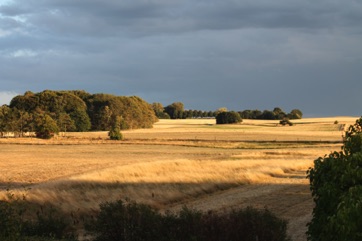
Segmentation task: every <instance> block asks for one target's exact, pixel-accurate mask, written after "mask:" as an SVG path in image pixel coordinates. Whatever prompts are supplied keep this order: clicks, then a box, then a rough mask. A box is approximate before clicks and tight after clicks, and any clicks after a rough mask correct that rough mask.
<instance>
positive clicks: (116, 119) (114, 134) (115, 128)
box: [108, 116, 123, 140]
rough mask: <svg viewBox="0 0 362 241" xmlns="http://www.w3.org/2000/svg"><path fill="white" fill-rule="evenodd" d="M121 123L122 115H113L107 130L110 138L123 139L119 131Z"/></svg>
mask: <svg viewBox="0 0 362 241" xmlns="http://www.w3.org/2000/svg"><path fill="white" fill-rule="evenodd" d="M121 123H122V117H120V116H113V120H112V127H111V130H110V131H109V132H108V136H109V138H110V139H111V140H123V135H122V133H121Z"/></svg>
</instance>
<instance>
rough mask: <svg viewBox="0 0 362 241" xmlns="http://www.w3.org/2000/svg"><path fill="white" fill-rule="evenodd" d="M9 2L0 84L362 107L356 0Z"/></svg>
mask: <svg viewBox="0 0 362 241" xmlns="http://www.w3.org/2000/svg"><path fill="white" fill-rule="evenodd" d="M12 2H13V3H12V4H11V5H7V6H0V66H1V72H0V83H1V86H2V88H7V90H13V91H15V92H17V93H22V92H25V91H26V90H32V91H41V90H43V89H85V90H87V91H90V92H93V93H95V92H108V93H113V94H122V95H140V96H141V97H142V98H145V99H146V100H147V101H150V102H154V101H157V102H163V103H164V104H170V103H172V102H174V101H182V102H184V103H185V106H186V108H191V109H205V110H206V109H208V110H213V109H216V108H218V107H222V106H226V107H228V108H229V109H235V110H240V109H247V108H248V109H255V108H257V109H262V110H263V109H268V108H269V109H270V108H273V107H275V106H280V107H282V108H284V109H285V110H286V111H289V110H290V109H292V108H300V109H302V110H303V111H304V112H306V113H308V112H309V113H320V114H321V115H324V114H326V115H327V114H330V113H339V114H341V113H342V112H343V113H346V114H348V113H349V115H352V114H353V115H355V114H356V113H362V109H361V107H360V106H359V104H358V103H359V102H358V101H356V98H357V99H358V97H357V96H359V93H357V92H356V90H360V89H362V86H361V85H362V82H361V81H360V79H359V77H360V76H362V72H361V67H360V66H362V59H361V57H360V56H362V48H361V42H362V36H361V34H362V33H361V26H362V22H361V21H362V19H361V18H362V17H361V16H362V9H361V6H362V3H360V1H353V0H344V1H342V0H340V1H329V0H321V1H311V0H308V1H297V0H296V1H290V0H275V1H270V0H262V1H251V0H250V1H237V0H234V1H233V0H227V1H216V0H207V1H206V0H198V1H191V0H182V1H181V0H178V1H169V0H147V1H146V0H139V1H134V0H125V1H118V0H117V1H116V0H107V1H101V0H87V1H84V0H83V1H82V0H27V1H20V0H13V1H12ZM2 32H4V33H3V34H2ZM318 99H320V101H316V100H318ZM350 102H351V103H350ZM346 106H347V107H346Z"/></svg>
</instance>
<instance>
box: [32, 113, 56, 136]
mask: <svg viewBox="0 0 362 241" xmlns="http://www.w3.org/2000/svg"><path fill="white" fill-rule="evenodd" d="M58 133H59V128H58V125H57V123H56V121H55V120H54V119H53V118H52V117H50V116H49V115H48V114H41V115H38V116H37V117H36V126H35V134H36V137H38V138H41V139H50V138H52V137H53V136H54V135H55V134H58Z"/></svg>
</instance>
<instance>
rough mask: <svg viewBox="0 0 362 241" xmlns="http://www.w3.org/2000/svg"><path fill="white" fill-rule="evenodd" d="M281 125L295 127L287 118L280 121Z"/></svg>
mask: <svg viewBox="0 0 362 241" xmlns="http://www.w3.org/2000/svg"><path fill="white" fill-rule="evenodd" d="M279 124H281V125H282V126H286V125H289V126H292V125H293V123H292V122H291V121H290V120H289V119H287V118H284V119H283V120H281V121H279Z"/></svg>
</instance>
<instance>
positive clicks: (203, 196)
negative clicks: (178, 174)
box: [0, 180, 313, 240]
mask: <svg viewBox="0 0 362 241" xmlns="http://www.w3.org/2000/svg"><path fill="white" fill-rule="evenodd" d="M0 187H6V188H5V189H2V188H1V189H2V191H4V192H6V189H8V190H9V191H8V193H15V194H16V195H18V194H19V197H20V198H21V195H20V193H23V194H24V196H25V200H26V202H27V207H28V209H29V210H30V216H31V215H36V210H39V209H41V208H43V207H45V206H49V205H50V206H52V207H54V208H55V209H56V210H57V213H58V215H60V216H64V217H67V218H69V220H70V222H73V223H74V225H75V226H76V228H80V227H81V223H82V222H83V221H84V220H87V219H88V218H90V217H93V216H95V215H96V214H97V213H98V210H99V204H100V203H104V202H112V201H116V200H132V201H136V202H138V203H145V204H147V205H149V206H151V207H152V208H154V209H157V210H159V211H161V212H163V211H165V210H169V211H171V212H175V213H176V212H178V211H179V210H180V209H181V208H182V207H184V206H187V207H188V208H190V209H195V210H200V211H202V212H208V211H214V212H218V213H222V212H228V211H230V210H237V209H240V208H246V207H249V206H250V207H254V208H257V209H268V210H269V211H271V212H272V213H274V214H275V215H277V216H278V217H280V218H283V219H286V220H288V222H289V226H288V233H289V234H290V235H291V236H292V238H293V239H292V240H305V231H306V224H307V222H308V221H309V220H310V217H311V212H312V209H313V201H312V198H311V195H310V191H309V186H308V185H306V184H286V183H283V184H275V183H273V184H271V183H263V184H248V185H243V184H241V183H225V182H204V183H190V182H188V183H184V182H175V183H158V182H138V183H131V182H122V183H120V182H96V181H79V180H75V181H72V180H58V181H54V182H46V183H40V184H35V185H29V184H28V183H16V182H15V183H0ZM24 187H25V188H24ZM24 190H25V191H24ZM175 190H178V191H177V192H175ZM24 192H25V193H24Z"/></svg>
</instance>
